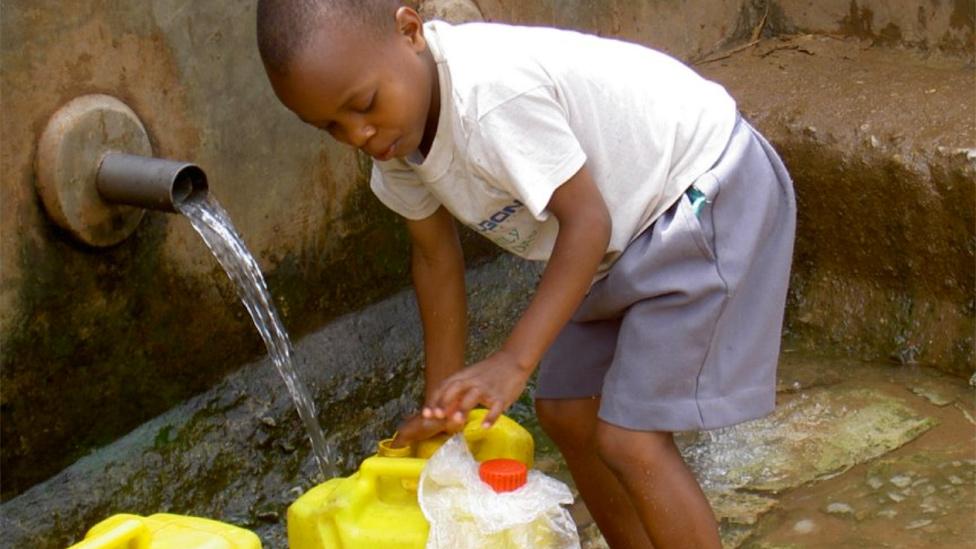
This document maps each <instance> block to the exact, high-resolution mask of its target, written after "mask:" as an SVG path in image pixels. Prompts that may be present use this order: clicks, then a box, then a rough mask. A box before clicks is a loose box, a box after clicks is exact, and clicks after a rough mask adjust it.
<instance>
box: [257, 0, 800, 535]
mask: <svg viewBox="0 0 976 549" xmlns="http://www.w3.org/2000/svg"><path fill="white" fill-rule="evenodd" d="M258 41H259V46H260V50H261V55H262V59H263V61H264V63H265V67H266V70H267V72H268V76H269V79H270V81H271V84H272V87H273V88H274V91H275V93H276V94H277V96H278V98H279V99H280V100H281V101H282V103H284V105H285V106H287V107H288V108H289V109H291V110H292V111H293V112H294V113H295V114H296V115H298V117H299V118H301V119H302V120H303V121H305V122H307V123H309V124H312V125H314V126H316V127H319V128H322V129H324V130H326V131H328V132H329V133H330V134H332V136H334V137H335V138H336V139H338V140H339V141H342V142H344V143H348V144H350V145H352V146H354V147H357V148H359V149H361V150H363V151H364V152H366V153H368V154H369V155H370V156H372V157H373V158H374V160H375V162H374V167H373V173H372V179H371V182H370V186H371V188H372V190H373V192H374V193H375V194H376V196H377V197H378V198H379V199H380V200H381V201H382V202H383V203H384V204H386V205H387V206H388V207H390V208H391V209H393V210H394V211H396V212H398V213H399V214H401V215H402V216H403V217H404V218H405V219H406V224H407V228H408V231H409V234H410V237H411V242H412V245H413V249H412V272H413V281H414V286H415V289H416V293H417V299H418V303H419V308H420V316H421V321H422V323H423V328H424V345H425V350H426V356H425V361H426V362H425V368H426V369H425V380H426V394H425V405H424V409H423V413H422V414H421V415H418V416H415V417H413V418H410V419H408V420H407V421H406V422H405V423H404V424H403V426H402V428H401V432H400V437H399V441H400V442H401V443H406V442H410V441H412V440H417V439H420V438H423V437H425V436H429V435H431V434H434V433H436V432H438V431H441V430H449V431H450V430H456V429H457V428H458V427H459V426H460V425H461V424H462V423H463V421H464V419H465V417H466V415H467V412H468V411H469V410H470V409H471V408H472V407H474V406H477V405H483V406H485V407H487V408H489V410H490V412H489V414H488V416H487V419H486V423H487V424H489V425H490V424H491V423H492V422H493V421H494V420H495V419H496V418H497V417H498V415H499V414H501V413H502V412H503V411H504V410H505V409H507V408H508V406H509V405H511V404H512V402H513V401H515V400H516V398H517V397H518V396H519V394H520V393H521V392H522V391H523V389H524V388H525V385H526V382H527V380H528V379H529V377H530V375H531V374H532V372H533V370H534V368H535V367H536V365H537V364H540V363H541V367H540V372H539V377H538V387H537V392H536V395H535V396H536V410H537V412H538V416H539V420H540V422H541V424H542V426H543V427H544V428H545V430H546V432H547V433H549V434H550V436H551V437H552V438H553V440H554V441H555V442H556V443H557V444H558V446H559V448H560V450H561V451H562V453H563V455H564V456H565V459H566V462H567V464H568V466H569V468H570V470H571V472H572V475H573V478H574V480H575V482H576V485H577V487H578V488H579V490H580V493H581V495H582V497H583V499H584V501H585V502H586V504H587V507H588V509H589V510H590V512H591V513H592V515H593V517H594V519H595V520H596V522H597V524H598V525H599V527H600V530H601V531H602V532H603V534H604V536H605V538H606V539H607V541H608V542H609V543H610V545H611V546H613V547H646V546H649V545H650V544H651V543H652V542H653V545H654V546H656V547H680V546H685V547H718V546H719V538H718V529H717V526H716V521H715V518H714V516H713V514H712V511H711V508H710V507H709V505H708V502H707V500H706V499H705V497H704V495H703V493H702V491H701V488H700V487H699V486H698V484H697V482H696V480H695V478H694V476H693V475H692V473H691V471H690V470H689V469H688V467H687V466H686V465H685V463H684V461H683V460H682V457H681V455H680V453H679V452H678V450H677V448H676V446H675V444H674V441H673V438H672V433H673V432H675V431H682V430H698V429H712V428H717V427H722V426H726V425H731V424H734V423H738V422H741V421H745V420H748V419H753V418H757V417H760V416H763V415H765V414H767V413H769V412H770V411H771V410H772V409H773V405H774V396H775V390H774V380H775V370H776V361H777V355H778V351H779V338H780V324H781V322H782V315H783V307H784V301H785V296H786V286H787V280H788V274H789V266H790V259H791V254H792V245H793V233H794V224H795V221H794V220H795V206H794V201H793V194H792V189H791V183H790V180H789V177H788V175H787V173H786V171H785V169H784V167H783V165H782V163H781V162H780V160H779V158H778V157H777V156H776V153H775V152H774V151H773V150H772V148H771V147H770V146H769V145H768V143H766V141H765V140H764V139H763V138H762V137H761V136H759V134H758V133H756V131H755V130H754V129H752V128H751V127H750V126H749V124H748V123H746V122H745V121H744V120H742V119H741V118H740V117H739V116H738V113H737V110H736V107H735V102H734V101H733V99H732V98H731V97H729V95H728V94H727V93H726V92H725V90H724V89H722V88H721V87H720V86H718V85H716V84H714V83H711V82H708V81H706V80H704V79H702V78H700V77H699V76H697V75H696V74H695V73H694V72H692V71H691V70H690V69H688V68H687V67H685V66H684V65H682V64H680V63H679V62H677V61H675V60H674V59H671V58H670V57H667V56H665V55H663V54H661V53H658V52H655V51H652V50H650V49H647V48H644V47H641V46H637V45H634V44H628V43H624V42H619V41H615V40H608V39H602V38H597V37H594V36H588V35H583V34H579V33H574V32H568V31H560V30H554V29H545V28H520V27H511V26H505V25H493V24H471V25H461V26H452V25H448V24H446V23H442V22H431V23H427V24H424V23H423V21H422V20H421V18H420V16H419V15H418V14H417V13H416V12H415V11H414V10H413V9H411V8H409V7H403V6H400V5H399V3H398V2H396V1H393V0H368V1H365V0H318V1H316V0H304V1H292V2H289V1H286V0H278V1H274V0H261V1H260V2H259V4H258ZM455 218H456V219H458V220H460V221H461V222H462V223H464V224H466V225H468V226H469V227H471V228H473V229H474V230H475V231H478V232H479V233H481V234H483V235H484V236H486V237H488V238H490V239H491V240H493V241H494V242H496V243H497V244H499V245H500V246H502V247H503V248H505V249H507V250H509V251H511V252H513V253H516V254H518V255H520V256H523V257H526V258H529V259H535V260H545V261H547V265H546V268H545V271H544V273H543V275H542V279H541V281H540V283H539V287H538V289H537V291H536V293H535V295H534V296H533V298H532V300H531V303H530V304H529V306H528V308H527V309H526V311H525V312H524V314H523V315H522V316H521V318H520V319H519V320H518V322H517V323H516V325H515V327H514V329H513V330H512V333H511V335H510V336H509V337H508V339H507V341H506V342H505V343H504V345H503V346H502V348H501V349H499V350H498V351H496V352H495V353H493V354H492V355H490V356H489V357H488V358H486V359H484V360H482V361H480V362H478V363H476V364H473V365H471V366H468V367H467V368H463V366H464V364H463V354H464V353H463V350H464V342H465V336H466V331H467V325H466V320H465V318H466V303H465V289H464V277H463V275H464V263H463V258H462V256H461V251H460V246H459V244H458V238H457V232H456V229H455V226H454V219H455Z"/></svg>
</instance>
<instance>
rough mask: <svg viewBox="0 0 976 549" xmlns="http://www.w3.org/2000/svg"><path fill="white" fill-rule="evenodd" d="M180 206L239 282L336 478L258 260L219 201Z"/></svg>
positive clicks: (321, 460) (319, 457)
mask: <svg viewBox="0 0 976 549" xmlns="http://www.w3.org/2000/svg"><path fill="white" fill-rule="evenodd" d="M178 207H179V210H180V213H182V214H183V215H185V216H186V217H187V218H188V219H189V220H190V223H191V224H192V225H193V228H194V229H195V230H196V231H197V233H198V234H199V235H200V236H201V237H202V238H203V240H204V242H206V244H207V247H208V248H210V251H212V252H213V254H214V256H215V257H216V258H217V261H218V262H219V263H220V265H221V266H222V267H223V268H224V270H225V271H226V272H227V276H229V277H230V279H231V281H233V282H234V286H235V287H236V288H237V294H238V295H239V296H240V298H241V301H243V302H244V307H245V308H247V312H248V313H250V315H251V318H252V319H253V320H254V326H255V327H256V328H257V330H258V333H260V334H261V339H263V340H264V344H265V345H266V346H267V348H268V354H269V355H270V356H271V360H272V362H274V365H275V368H277V370H278V373H279V374H281V377H282V379H283V380H284V382H285V385H286V386H287V387H288V392H289V393H290V394H291V396H292V399H293V400H294V402H295V408H297V409H298V416H299V417H300V418H301V420H302V423H304V424H305V430H306V431H307V432H308V438H309V440H310V441H311V443H312V452H313V454H314V455H315V461H316V463H317V464H318V467H319V472H320V473H321V474H322V476H323V477H324V478H331V477H333V476H336V471H335V469H334V467H333V465H332V460H331V459H330V458H329V448H328V446H327V445H326V443H325V436H324V435H323V434H322V429H321V427H319V423H318V419H317V418H316V414H315V404H314V402H312V398H311V397H310V396H309V393H308V389H306V388H305V385H304V384H302V381H301V380H300V379H299V378H298V376H297V374H296V372H295V367H294V364H293V360H292V359H293V356H294V349H293V348H292V344H291V340H290V339H289V338H288V332H286V331H285V328H284V325H282V323H281V319H280V318H279V317H278V311H277V309H276V308H275V306H274V302H273V301H272V300H271V294H270V292H268V286H267V284H266V283H265V281H264V276H263V275H262V274H261V269H260V268H259V267H258V264H257V262H256V261H255V260H254V256H252V255H251V252H250V251H249V250H248V249H247V246H245V245H244V241H243V240H241V237H240V235H239V234H238V232H237V230H236V229H234V225H233V224H231V222H230V217H229V216H228V215H227V212H226V211H224V209H223V208H222V207H221V206H220V204H219V203H218V202H217V201H216V200H215V199H214V198H212V197H210V196H205V197H204V198H203V199H193V200H187V201H185V202H183V203H181V204H179V206H178Z"/></svg>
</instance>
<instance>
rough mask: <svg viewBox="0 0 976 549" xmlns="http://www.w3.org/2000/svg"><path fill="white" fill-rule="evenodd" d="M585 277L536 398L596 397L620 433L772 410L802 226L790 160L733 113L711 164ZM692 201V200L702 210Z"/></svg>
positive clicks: (715, 423)
mask: <svg viewBox="0 0 976 549" xmlns="http://www.w3.org/2000/svg"><path fill="white" fill-rule="evenodd" d="M693 187H694V188H696V189H698V190H699V191H700V192H701V193H703V194H704V195H705V198H706V199H707V201H706V202H705V203H704V207H702V208H701V209H700V210H698V212H697V214H696V211H695V210H696V209H697V208H696V207H695V206H694V205H693V204H692V198H691V197H690V196H693V195H690V193H685V194H684V195H682V197H681V198H680V199H679V200H678V201H677V202H676V203H675V204H674V205H673V206H671V208H670V209H668V210H667V212H665V213H664V214H663V215H662V216H661V217H660V218H658V219H657V220H656V221H655V222H654V224H653V225H652V226H651V227H650V228H648V229H647V230H646V231H644V232H643V233H642V234H641V235H640V236H638V237H637V239H636V240H634V241H633V242H632V243H631V244H630V245H629V246H628V247H627V249H626V250H625V251H624V253H623V254H622V255H621V256H620V258H619V259H618V260H617V262H616V263H615V264H614V265H613V267H612V268H611V269H610V272H609V274H608V275H607V276H606V277H605V278H603V279H602V280H600V281H599V282H597V283H596V284H594V285H593V287H592V288H591V289H590V293H589V294H588V295H587V297H586V298H585V300H584V301H583V303H582V304H581V305H580V307H579V309H578V310H577V311H576V313H575V314H574V316H573V319H572V321H570V323H569V324H567V325H566V327H565V328H564V329H563V330H562V332H560V334H559V336H558V337H557V338H556V341H555V343H554V344H553V345H552V347H551V348H550V349H549V351H548V352H547V353H546V355H545V357H544V358H543V360H542V363H541V365H540V370H539V379H538V384H537V387H536V395H535V396H536V398H541V399H578V398H589V397H594V396H598V395H600V396H601V403H600V411H599V417H600V419H602V420H604V421H606V422H608V423H612V424H614V425H617V426H620V427H624V428H627V429H634V430H642V431H687V430H700V429H714V428H718V427H724V426H728V425H732V424H735V423H739V422H742V421H746V420H749V419H754V418H757V417H761V416H763V415H766V414H768V413H769V412H771V411H772V410H773V406H774V404H775V396H776V392H775V387H776V364H777V359H778V355H779V347H780V334H781V329H782V322H783V309H784V306H785V301H786V288H787V284H788V282H789V272H790V263H791V259H792V254H793V235H794V232H795V227H796V203H795V199H794V196H793V187H792V182H791V180H790V177H789V174H788V173H787V172H786V168H785V167H784V166H783V163H782V162H781V161H780V159H779V156H778V155H777V154H776V152H775V151H774V150H773V148H772V147H771V146H770V145H769V143H768V142H767V141H766V140H765V139H764V138H763V137H762V136H761V135H759V133H758V132H756V131H755V130H754V129H753V128H752V127H751V126H750V125H749V124H748V123H747V122H746V121H745V120H742V119H740V120H739V122H738V123H737V124H736V128H735V130H734V131H733V133H732V137H731V138H730V141H729V144H728V146H727V147H726V150H725V152H723V153H722V157H721V158H720V159H719V160H718V161H717V162H716V164H715V166H714V167H713V168H712V169H711V170H709V171H708V172H707V173H705V174H704V175H702V176H701V177H700V178H698V180H697V181H695V183H694V185H693ZM698 205H700V204H698Z"/></svg>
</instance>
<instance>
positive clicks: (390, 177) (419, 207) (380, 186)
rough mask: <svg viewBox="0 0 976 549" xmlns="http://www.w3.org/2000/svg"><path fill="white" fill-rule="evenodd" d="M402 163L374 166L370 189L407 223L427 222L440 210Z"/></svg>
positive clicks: (394, 162) (438, 205) (433, 199)
mask: <svg viewBox="0 0 976 549" xmlns="http://www.w3.org/2000/svg"><path fill="white" fill-rule="evenodd" d="M401 162H402V161H400V160H393V161H388V162H373V171H372V173H371V174H370V178H369V188H370V189H371V190H372V191H373V194H375V195H376V198H379V199H380V202H382V203H383V204H384V205H385V206H386V207H387V208H389V209H391V210H393V211H394V212H396V213H398V214H400V215H402V216H403V217H406V218H407V219H424V218H426V217H429V216H430V215H432V214H433V213H434V212H435V211H437V208H438V207H440V205H441V204H440V201H439V200H437V197H435V196H434V195H433V194H431V192H430V190H429V189H427V187H425V186H424V184H423V182H421V181H420V178H419V177H417V174H416V173H414V171H413V170H411V169H410V168H409V167H407V166H401V165H398V164H399V163H401Z"/></svg>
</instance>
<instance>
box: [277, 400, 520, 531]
mask: <svg viewBox="0 0 976 549" xmlns="http://www.w3.org/2000/svg"><path fill="white" fill-rule="evenodd" d="M485 414H487V410H483V409H478V410H472V411H471V413H470V414H468V421H467V423H466V424H465V427H464V431H463V435H464V439H465V441H466V442H467V443H468V448H469V449H470V450H471V453H472V454H473V455H474V458H475V460H477V461H479V462H482V461H486V460H489V459H498V458H507V459H514V460H517V461H520V462H522V463H524V464H525V466H526V467H529V468H531V467H532V462H533V453H534V451H535V443H534V441H533V440H532V435H531V434H530V433H529V432H528V431H526V430H525V429H524V428H523V427H522V426H521V425H519V424H518V423H516V422H515V421H513V420H512V419H511V418H508V417H506V416H501V417H499V418H498V421H496V422H495V424H494V425H492V426H491V427H489V428H488V429H485V428H483V427H482V426H481V422H482V421H483V419H484V417H485ZM447 439H448V436H447V435H441V436H438V437H434V438H432V439H430V440H426V441H423V442H421V443H419V444H417V445H416V447H406V448H391V447H390V446H389V443H390V440H389V439H388V440H384V441H381V442H380V443H379V450H378V452H377V454H376V455H374V456H372V457H369V458H366V459H365V460H363V463H362V464H361V465H360V467H359V471H357V472H356V473H353V474H352V475H350V476H349V477H346V478H334V479H332V480H329V481H326V482H324V483H322V484H320V485H318V486H316V487H315V488H312V489H311V490H309V491H308V492H306V493H305V494H304V495H303V496H302V497H300V498H298V499H297V500H296V501H295V502H294V503H292V504H291V506H290V507H289V508H288V546H289V548H290V549H376V548H379V547H382V548H384V549H423V547H424V546H425V545H426V544H427V530H428V528H429V525H428V523H427V519H426V518H424V515H423V513H422V512H421V510H420V505H419V504H418V503H417V483H418V481H419V479H420V472H421V471H422V470H423V468H424V465H425V464H426V463H427V458H429V457H430V456H431V455H433V454H434V452H435V451H437V449H438V448H439V447H440V446H441V445H442V444H444V442H445V441H446V440H447Z"/></svg>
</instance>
